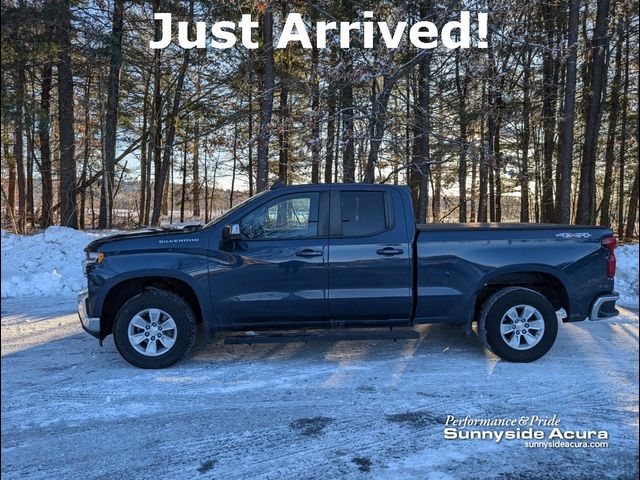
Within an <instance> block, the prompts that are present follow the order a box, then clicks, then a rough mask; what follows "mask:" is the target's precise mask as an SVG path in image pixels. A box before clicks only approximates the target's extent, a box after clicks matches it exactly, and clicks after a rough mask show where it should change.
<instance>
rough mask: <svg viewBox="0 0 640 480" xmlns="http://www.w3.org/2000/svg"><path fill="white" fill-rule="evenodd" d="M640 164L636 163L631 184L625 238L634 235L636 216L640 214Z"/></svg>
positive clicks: (630, 237)
mask: <svg viewBox="0 0 640 480" xmlns="http://www.w3.org/2000/svg"><path fill="white" fill-rule="evenodd" d="M638 181H639V178H638V165H636V173H635V175H634V176H633V183H632V184H631V198H630V199H629V209H628V210H627V226H626V228H625V230H624V238H625V240H631V239H633V237H634V231H635V228H636V218H637V215H638Z"/></svg>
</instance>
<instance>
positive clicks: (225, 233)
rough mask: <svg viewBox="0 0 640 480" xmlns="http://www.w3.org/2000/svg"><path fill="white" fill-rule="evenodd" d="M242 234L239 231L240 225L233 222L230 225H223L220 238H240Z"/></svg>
mask: <svg viewBox="0 0 640 480" xmlns="http://www.w3.org/2000/svg"><path fill="white" fill-rule="evenodd" d="M241 238H242V234H241V233H240V225H239V224H237V223H233V224H231V225H225V226H224V227H222V239H223V240H225V241H226V240H240V239H241Z"/></svg>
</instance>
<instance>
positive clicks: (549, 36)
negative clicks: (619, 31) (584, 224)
mask: <svg viewBox="0 0 640 480" xmlns="http://www.w3.org/2000/svg"><path fill="white" fill-rule="evenodd" d="M542 15H543V18H544V30H545V35H546V45H545V49H544V51H543V56H542V63H543V66H542V71H543V74H542V76H543V78H542V85H543V86H542V128H543V133H544V141H543V148H542V155H543V158H542V165H543V172H542V204H541V205H540V213H541V220H542V222H543V223H551V222H553V220H554V203H553V150H554V148H555V127H556V121H555V116H556V97H557V95H558V88H557V85H556V82H555V77H556V63H557V62H556V58H554V53H553V52H554V45H555V43H554V42H555V40H556V32H555V31H556V25H555V19H556V16H557V12H556V7H555V6H554V5H552V4H551V3H550V2H543V4H542Z"/></svg>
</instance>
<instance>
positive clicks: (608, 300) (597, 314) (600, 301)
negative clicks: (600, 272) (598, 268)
mask: <svg viewBox="0 0 640 480" xmlns="http://www.w3.org/2000/svg"><path fill="white" fill-rule="evenodd" d="M618 298H620V294H619V293H618V292H611V293H608V294H606V295H600V296H599V297H598V298H596V299H595V301H594V302H593V304H592V305H591V310H590V311H589V320H604V319H605V318H611V317H615V316H616V315H618V313H619V312H618V310H616V301H617V300H618Z"/></svg>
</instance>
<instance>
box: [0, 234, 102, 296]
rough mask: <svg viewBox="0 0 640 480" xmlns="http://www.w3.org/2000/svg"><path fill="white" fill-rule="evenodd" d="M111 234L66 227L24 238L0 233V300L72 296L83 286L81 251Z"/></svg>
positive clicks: (84, 282) (82, 256)
mask: <svg viewBox="0 0 640 480" xmlns="http://www.w3.org/2000/svg"><path fill="white" fill-rule="evenodd" d="M111 233H113V232H108V233H103V232H100V233H87V232H82V231H78V230H74V229H72V228H67V227H49V228H47V229H46V230H45V231H44V232H43V233H39V234H35V235H27V236H23V235H14V234H12V233H9V232H5V231H2V233H1V235H2V288H1V290H2V298H8V297H29V296H34V295H60V296H66V297H68V296H73V295H75V294H76V293H77V292H78V291H79V290H80V289H82V288H84V286H85V285H86V279H85V277H84V275H83V273H82V260H83V258H84V255H85V253H84V247H85V246H86V245H87V244H88V243H89V242H91V241H92V240H95V239H96V238H98V237H101V236H104V235H108V234H111Z"/></svg>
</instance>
